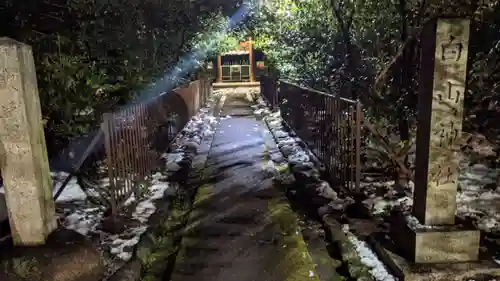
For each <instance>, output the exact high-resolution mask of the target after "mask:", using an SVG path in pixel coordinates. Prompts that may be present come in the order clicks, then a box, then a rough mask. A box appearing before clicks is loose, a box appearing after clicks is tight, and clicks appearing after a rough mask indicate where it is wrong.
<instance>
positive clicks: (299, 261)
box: [268, 199, 319, 281]
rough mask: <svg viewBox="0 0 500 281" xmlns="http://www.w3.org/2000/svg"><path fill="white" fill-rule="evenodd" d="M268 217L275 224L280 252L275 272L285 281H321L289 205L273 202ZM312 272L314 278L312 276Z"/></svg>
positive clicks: (275, 238) (279, 201)
mask: <svg viewBox="0 0 500 281" xmlns="http://www.w3.org/2000/svg"><path fill="white" fill-rule="evenodd" d="M268 215H269V219H270V220H271V222H272V223H273V224H274V235H275V237H274V238H273V239H274V240H275V241H277V242H278V247H277V248H278V250H279V251H280V253H279V257H280V261H279V263H278V265H277V268H276V269H275V270H277V272H280V273H281V274H283V276H284V278H283V280H285V281H299V280H313V281H316V280H317V281H319V278H318V275H317V273H316V272H315V264H314V263H313V262H312V259H311V256H310V254H309V251H308V250H307V246H306V243H305V241H304V239H303V238H302V235H301V233H300V229H299V226H298V220H297V217H296V215H295V213H294V212H293V211H292V209H291V208H290V206H289V205H288V203H287V202H286V201H285V200H283V199H280V200H271V201H270V202H269V213H268ZM311 272H312V273H313V274H314V275H313V276H310V273H311Z"/></svg>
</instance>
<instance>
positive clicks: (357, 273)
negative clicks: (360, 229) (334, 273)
mask: <svg viewBox="0 0 500 281" xmlns="http://www.w3.org/2000/svg"><path fill="white" fill-rule="evenodd" d="M322 221H323V223H324V225H325V229H326V234H327V235H328V237H329V238H330V240H331V241H332V242H335V243H337V245H338V246H339V249H340V254H341V256H342V261H343V263H344V264H345V265H346V266H347V270H348V271H349V275H350V277H352V278H355V279H356V280H358V281H373V280H374V279H373V277H372V275H371V274H370V268H369V267H367V266H366V265H365V264H363V263H362V262H361V258H360V257H359V255H358V252H357V251H356V249H355V246H354V245H353V244H352V243H351V242H350V241H349V239H348V235H354V234H351V233H345V232H344V230H343V229H342V225H341V224H340V223H339V222H338V221H337V220H336V219H335V218H333V217H332V216H330V215H324V216H323V217H322Z"/></svg>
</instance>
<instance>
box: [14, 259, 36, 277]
mask: <svg viewBox="0 0 500 281" xmlns="http://www.w3.org/2000/svg"><path fill="white" fill-rule="evenodd" d="M11 267H12V271H13V272H14V273H15V274H16V275H17V276H19V277H21V278H23V279H26V280H36V279H38V278H39V277H40V276H41V271H40V269H39V264H38V261H37V260H36V259H35V258H33V257H19V258H13V259H12V260H11Z"/></svg>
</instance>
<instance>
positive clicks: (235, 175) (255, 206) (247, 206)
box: [171, 95, 319, 281]
mask: <svg viewBox="0 0 500 281" xmlns="http://www.w3.org/2000/svg"><path fill="white" fill-rule="evenodd" d="M245 104H246V106H245ZM250 104H251V103H250V102H248V101H246V100H245V96H231V95H228V96H227V99H226V101H225V105H224V108H223V113H222V115H223V116H224V115H232V116H234V117H233V118H229V119H224V120H221V122H220V124H219V125H218V130H217V132H216V135H215V138H214V142H213V144H212V148H211V151H210V153H209V156H208V161H207V167H206V170H205V173H204V174H205V182H206V183H205V184H204V185H202V186H200V187H199V189H198V193H197V196H196V199H195V202H194V206H193V210H192V212H191V214H190V217H189V220H188V225H187V227H186V229H185V231H184V235H183V239H182V244H181V249H180V252H179V254H178V256H177V260H176V264H175V267H174V272H173V274H172V278H171V280H172V281H235V280H237V281H299V280H300V281H303V280H311V281H318V280H319V279H318V277H317V274H316V272H315V269H314V264H313V262H312V260H311V257H310V255H309V253H308V251H307V248H306V244H305V242H304V240H303V238H302V235H301V233H300V229H299V227H298V220H297V217H296V215H295V214H294V213H293V211H292V210H291V208H290V206H289V204H288V202H287V200H286V198H285V196H284V194H283V192H282V191H280V190H279V189H278V188H276V187H275V186H273V181H272V179H271V176H270V175H267V174H266V173H265V172H263V170H262V164H263V163H267V162H268V161H269V155H268V151H267V149H266V140H265V137H264V136H263V134H262V132H263V130H267V128H266V126H265V124H264V123H263V122H262V121H258V120H256V119H255V118H254V117H253V116H252V111H251V108H250Z"/></svg>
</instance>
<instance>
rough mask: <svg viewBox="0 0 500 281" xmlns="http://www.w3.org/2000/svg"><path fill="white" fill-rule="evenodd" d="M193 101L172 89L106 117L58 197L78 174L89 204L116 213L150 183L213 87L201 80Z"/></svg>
mask: <svg viewBox="0 0 500 281" xmlns="http://www.w3.org/2000/svg"><path fill="white" fill-rule="evenodd" d="M198 83H199V84H198V87H190V89H191V90H192V91H193V92H192V93H190V94H193V95H194V96H192V97H188V101H189V102H192V103H193V107H194V108H195V109H196V110H194V111H191V110H190V109H189V108H188V105H187V103H186V99H185V98H183V97H181V95H180V94H178V93H176V92H174V91H171V92H168V93H164V94H161V95H159V96H157V97H155V98H154V99H153V100H149V101H147V102H137V103H135V104H132V105H130V106H128V107H126V108H124V109H122V110H120V111H118V112H113V113H106V114H104V115H103V122H102V125H101V127H100V129H99V131H98V132H97V133H96V134H95V135H93V136H89V138H91V139H92V141H90V142H87V143H89V145H88V146H87V148H86V150H85V151H84V152H83V153H81V154H80V155H78V156H77V159H79V160H78V161H77V163H76V165H75V166H74V168H73V172H72V173H71V175H70V176H68V177H67V178H66V179H65V181H64V182H63V183H62V184H61V187H59V188H58V192H57V193H56V194H55V196H54V197H55V199H57V197H58V196H59V195H60V194H61V193H62V191H63V188H64V187H65V186H66V184H67V183H68V182H69V181H70V179H71V178H73V176H74V175H77V177H78V181H79V185H80V186H81V187H82V189H84V191H85V192H86V194H87V195H89V200H91V201H92V202H94V203H96V204H99V205H106V207H108V208H110V211H111V214H112V215H116V214H117V212H118V211H119V210H120V209H121V207H122V206H123V203H124V202H125V201H126V200H127V199H128V198H129V197H130V195H131V193H133V192H136V191H137V190H138V188H139V187H140V186H141V185H142V184H143V183H146V181H148V180H149V179H150V177H151V175H152V172H154V170H156V169H157V168H158V167H159V164H160V161H159V160H160V154H161V153H163V152H165V151H166V150H167V149H168V147H169V146H170V144H171V142H172V141H173V140H174V139H175V138H176V136H177V135H178V134H179V133H180V132H181V131H182V129H183V128H184V127H185V126H186V124H187V123H188V122H189V120H190V119H191V117H192V115H193V114H195V113H196V111H197V109H198V108H199V107H201V106H203V105H204V104H205V103H206V102H207V101H208V99H209V97H210V94H211V92H212V91H211V89H210V88H211V83H210V81H208V80H207V79H200V80H199V82H198Z"/></svg>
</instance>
